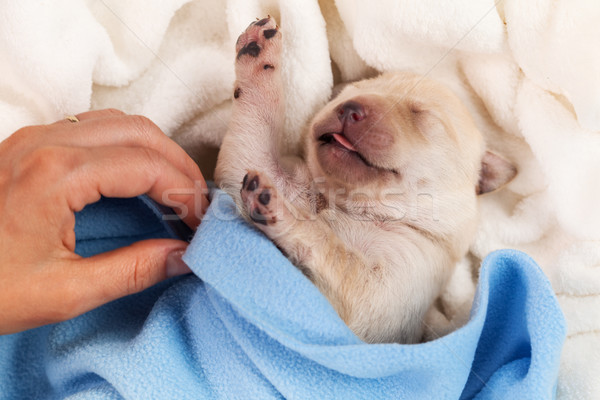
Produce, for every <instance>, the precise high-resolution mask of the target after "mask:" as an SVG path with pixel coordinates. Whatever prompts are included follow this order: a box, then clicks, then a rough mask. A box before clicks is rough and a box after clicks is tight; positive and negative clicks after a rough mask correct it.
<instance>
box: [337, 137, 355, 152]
mask: <svg viewBox="0 0 600 400" xmlns="http://www.w3.org/2000/svg"><path fill="white" fill-rule="evenodd" d="M333 138H334V139H335V140H337V141H338V143H339V144H341V145H342V146H344V147H345V148H347V149H348V150H350V151H356V148H354V146H352V143H350V142H349V141H348V139H346V138H345V137H344V136H343V135H340V134H339V133H334V134H333Z"/></svg>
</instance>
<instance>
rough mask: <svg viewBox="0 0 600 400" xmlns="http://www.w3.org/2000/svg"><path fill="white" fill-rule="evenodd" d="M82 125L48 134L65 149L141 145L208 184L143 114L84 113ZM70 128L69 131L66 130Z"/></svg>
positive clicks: (194, 165) (111, 111) (116, 111)
mask: <svg viewBox="0 0 600 400" xmlns="http://www.w3.org/2000/svg"><path fill="white" fill-rule="evenodd" d="M80 115H81V117H82V118H83V119H81V118H80V122H78V123H70V124H71V125H69V126H67V127H65V126H62V127H61V128H62V129H61V131H60V132H57V133H56V134H54V135H47V136H48V137H49V139H48V140H52V143H53V144H55V145H63V146H80V147H94V146H141V147H148V148H151V149H153V150H156V151H158V152H160V153H162V154H163V155H164V156H165V157H166V158H167V159H168V160H169V161H171V163H172V164H173V165H175V166H177V168H179V169H180V170H181V171H182V172H183V173H185V174H187V175H189V176H190V178H192V179H194V180H198V181H202V182H204V178H203V176H202V173H201V172H200V168H199V167H198V165H197V164H196V163H195V162H194V160H192V159H191V158H190V156H189V155H188V154H187V153H186V152H185V150H183V149H182V148H181V146H179V145H178V144H177V143H175V141H173V140H172V139H171V138H169V137H168V136H167V135H165V134H164V132H163V131H162V130H161V129H160V128H159V127H158V126H156V124H154V123H153V122H152V121H151V120H149V119H148V118H146V117H143V116H140V115H125V114H124V113H122V112H121V111H118V110H112V109H107V110H101V111H90V112H88V113H83V114H80ZM65 128H67V129H65Z"/></svg>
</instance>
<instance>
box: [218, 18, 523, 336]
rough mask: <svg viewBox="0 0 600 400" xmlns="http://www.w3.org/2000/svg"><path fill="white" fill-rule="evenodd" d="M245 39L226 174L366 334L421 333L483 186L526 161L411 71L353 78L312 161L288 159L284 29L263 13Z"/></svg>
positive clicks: (308, 145) (222, 173) (463, 246)
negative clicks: (487, 141) (510, 156)
mask: <svg viewBox="0 0 600 400" xmlns="http://www.w3.org/2000/svg"><path fill="white" fill-rule="evenodd" d="M236 47H237V49H236V50H237V58H236V74H237V81H236V86H235V91H234V109H233V115H232V120H231V123H230V127H229V131H228V133H227V135H226V137H225V139H224V141H223V145H222V148H221V151H220V154H219V160H218V164H217V170H216V180H217V183H218V184H219V185H220V186H221V188H223V189H224V190H226V191H227V192H228V193H230V194H231V195H232V196H233V197H234V198H235V199H236V201H237V202H238V204H239V205H240V208H241V209H243V210H244V211H245V213H246V216H247V217H248V218H249V219H250V220H251V221H253V223H254V224H255V225H256V227H257V228H258V229H260V230H262V231H263V232H264V233H265V234H266V235H267V236H268V237H270V238H271V239H272V240H273V241H274V242H275V243H276V244H277V246H279V248H280V249H281V250H282V251H284V252H285V253H286V255H287V256H288V257H289V259H290V260H291V261H292V262H293V263H294V264H295V265H296V266H298V268H300V269H301V270H302V271H303V272H304V273H305V274H306V276H308V277H309V278H310V279H311V280H312V282H314V284H315V285H316V286H317V287H318V288H319V289H320V290H321V292H322V293H323V294H324V295H325V296H326V297H327V298H328V300H329V301H330V302H331V304H332V305H333V307H334V308H335V309H336V310H337V312H338V314H339V315H340V317H341V318H342V319H343V320H344V321H345V322H346V324H347V325H348V326H349V327H350V329H352V330H353V331H354V332H355V333H356V334H357V335H358V336H359V337H360V338H362V339H363V340H365V341H367V342H401V343H415V342H419V341H420V340H421V339H422V337H423V332H424V323H423V320H424V317H425V315H426V313H427V312H428V310H429V309H430V308H431V307H432V305H433V303H434V301H435V299H436V298H437V297H438V296H439V295H440V293H441V291H442V290H443V289H444V287H445V285H446V283H447V281H448V279H449V277H450V275H451V274H452V272H453V268H454V265H455V264H456V262H457V261H458V260H459V259H461V258H462V257H463V256H464V255H465V254H466V252H467V251H468V247H469V244H470V242H471V240H472V239H473V235H474V232H475V227H476V222H477V194H481V193H486V192H489V191H492V190H494V189H496V188H498V187H499V186H501V185H503V184H505V183H506V182H508V181H509V180H510V179H512V178H513V177H514V175H515V174H516V171H515V169H514V168H513V167H512V166H511V165H510V164H508V163H507V162H506V161H504V160H503V159H502V158H500V157H498V156H496V155H494V154H492V153H489V152H486V151H485V148H484V143H483V139H482V136H481V134H480V133H479V132H478V130H477V128H476V127H475V124H474V122H473V120H472V118H471V116H470V115H469V112H468V111H467V109H466V108H465V106H464V105H463V104H462V103H461V102H460V101H459V100H458V98H457V97H456V96H454V95H453V94H452V93H451V92H450V91H449V90H448V89H446V88H445V87H443V86H442V85H440V84H438V83H436V82H434V81H431V80H428V79H425V78H423V77H420V76H417V75H414V74H411V73H404V72H401V73H387V74H383V75H381V76H379V77H377V78H374V79H369V80H364V81H361V82H357V83H354V84H351V85H349V86H347V87H346V88H345V89H344V90H343V91H342V92H341V93H340V94H339V95H338V96H337V97H336V98H335V99H334V100H332V101H331V102H330V103H329V104H327V105H326V106H325V107H324V108H323V109H322V110H321V111H320V112H319V113H318V114H317V115H316V116H315V117H314V120H313V122H312V124H311V126H310V129H309V130H308V132H307V133H306V138H305V139H306V142H305V150H304V154H303V159H302V160H301V159H295V160H294V159H283V158H281V157H280V156H279V154H278V138H279V137H281V135H283V132H282V130H283V119H284V109H283V107H284V106H283V95H284V94H283V93H282V84H281V76H280V70H279V68H280V52H281V33H280V31H279V29H278V27H277V25H276V24H275V21H274V20H273V19H272V18H265V19H263V20H260V21H256V22H254V23H252V24H251V25H250V26H249V27H248V28H247V30H246V31H245V32H244V33H243V34H242V35H241V36H240V37H239V39H238V42H237V46H236ZM290 160H291V161H290Z"/></svg>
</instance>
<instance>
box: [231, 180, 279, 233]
mask: <svg viewBox="0 0 600 400" xmlns="http://www.w3.org/2000/svg"><path fill="white" fill-rule="evenodd" d="M240 194H241V196H242V201H243V202H244V205H245V207H246V210H247V211H248V216H249V217H250V219H251V220H252V221H253V222H254V223H256V224H260V225H264V226H269V225H274V224H276V223H277V222H278V221H279V217H278V215H277V208H278V195H277V191H276V190H275V188H274V187H273V185H272V184H271V182H270V181H269V180H268V178H266V177H265V176H264V175H262V174H261V173H260V172H256V171H249V172H248V173H247V174H246V176H244V180H243V181H242V189H241V191H240Z"/></svg>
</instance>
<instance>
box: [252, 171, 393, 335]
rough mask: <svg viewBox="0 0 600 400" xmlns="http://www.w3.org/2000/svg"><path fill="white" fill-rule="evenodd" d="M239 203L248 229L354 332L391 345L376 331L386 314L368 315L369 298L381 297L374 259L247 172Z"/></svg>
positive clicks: (257, 174) (263, 177) (254, 173)
mask: <svg viewBox="0 0 600 400" xmlns="http://www.w3.org/2000/svg"><path fill="white" fill-rule="evenodd" d="M241 199H242V204H243V206H244V207H245V209H246V211H247V214H248V216H249V217H250V219H251V220H252V221H253V222H254V225H255V226H256V227H257V228H258V229H260V230H261V231H262V232H264V233H265V234H266V235H267V236H268V237H269V238H270V239H271V240H273V241H274V242H275V243H276V244H277V245H278V246H279V248H280V249H282V250H283V252H284V253H285V254H286V255H287V256H288V258H290V260H291V261H292V263H294V264H295V265H296V266H297V267H298V268H300V269H301V270H302V272H304V273H305V275H307V276H308V277H309V278H310V279H311V280H312V282H313V283H314V284H315V285H316V286H317V287H318V288H319V290H320V291H321V292H322V293H323V294H324V295H325V296H326V297H327V299H328V300H329V301H330V302H331V304H332V305H333V307H334V308H335V309H336V311H337V312H338V314H339V315H340V317H341V318H342V319H343V320H344V321H345V322H346V323H347V324H348V326H349V327H350V328H351V329H352V330H353V331H354V332H355V333H357V334H358V335H359V336H360V337H361V338H363V339H364V340H366V341H378V340H382V339H383V340H387V341H391V340H390V337H391V336H392V334H391V333H390V332H389V331H385V329H381V328H380V326H378V324H380V323H382V322H384V323H385V325H387V326H391V325H393V323H389V322H387V321H389V320H390V319H393V317H389V316H387V315H383V314H385V313H387V312H390V310H389V309H385V310H383V311H384V312H383V314H376V313H375V312H373V311H370V310H371V307H370V305H371V304H370V299H371V298H373V293H375V292H376V291H379V293H378V294H379V296H386V293H385V291H386V289H385V287H382V285H380V282H381V273H382V268H379V267H378V265H380V264H378V263H379V262H380V260H377V259H375V260H370V261H367V260H366V259H365V257H364V256H363V255H361V254H360V253H358V252H356V251H355V250H354V249H352V248H349V247H348V246H347V245H346V244H345V243H344V242H343V241H342V240H341V239H340V238H339V237H338V236H337V235H336V234H335V232H334V231H333V230H332V229H331V227H330V226H329V225H328V224H327V223H325V222H324V221H323V220H322V219H321V218H320V217H318V216H317V215H315V214H313V213H311V212H308V211H306V210H303V209H302V208H299V207H296V206H295V205H294V204H293V203H291V202H290V201H288V200H287V199H286V198H285V197H284V196H282V195H281V194H280V193H279V191H278V190H277V188H276V187H275V186H274V185H273V184H272V182H271V181H270V180H269V178H268V177H267V176H266V175H265V174H263V173H260V172H257V171H248V174H247V175H246V176H245V177H244V180H243V183H242V189H241ZM391 312H393V310H391ZM373 332H376V333H377V334H379V333H380V332H384V333H383V335H387V336H385V337H384V336H382V335H379V336H374V334H373Z"/></svg>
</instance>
